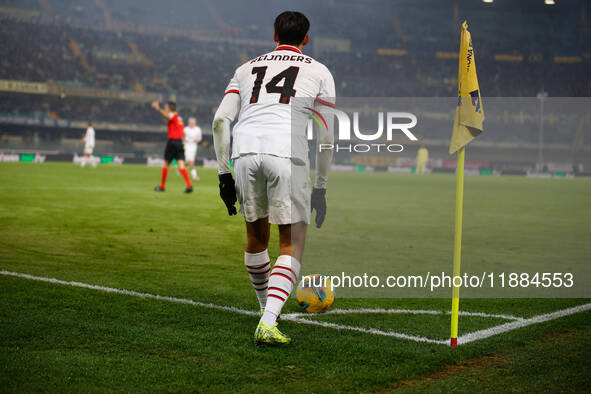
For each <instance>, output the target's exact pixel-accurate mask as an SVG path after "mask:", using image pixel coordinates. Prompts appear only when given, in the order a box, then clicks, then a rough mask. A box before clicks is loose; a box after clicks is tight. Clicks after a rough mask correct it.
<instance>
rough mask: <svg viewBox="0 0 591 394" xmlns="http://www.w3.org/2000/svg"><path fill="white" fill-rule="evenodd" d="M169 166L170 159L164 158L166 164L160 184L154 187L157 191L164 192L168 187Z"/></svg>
mask: <svg viewBox="0 0 591 394" xmlns="http://www.w3.org/2000/svg"><path fill="white" fill-rule="evenodd" d="M168 167H170V161H168V160H164V165H163V166H162V174H161V176H160V186H156V187H155V188H154V190H155V191H157V192H163V191H164V190H165V188H166V177H167V176H168Z"/></svg>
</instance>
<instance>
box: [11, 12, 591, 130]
mask: <svg viewBox="0 0 591 394" xmlns="http://www.w3.org/2000/svg"><path fill="white" fill-rule="evenodd" d="M375 2H376V4H373V5H372V6H371V7H370V6H368V5H367V4H365V3H363V4H362V3H360V2H355V1H350V0H344V1H342V2H333V1H330V0H322V1H309V0H303V3H302V7H303V8H305V9H306V12H307V13H308V15H309V16H310V19H311V22H312V31H311V33H312V42H311V44H310V46H309V47H308V48H306V49H305V52H306V53H308V54H310V55H313V56H315V57H316V58H317V59H318V60H319V61H321V62H323V63H324V64H326V65H327V66H328V68H329V69H330V70H331V71H332V73H333V76H334V78H335V81H336V87H337V94H338V95H339V96H349V97H447V96H455V95H456V89H457V80H456V76H457V59H454V58H453V57H451V58H450V57H448V58H445V56H443V57H436V56H435V53H436V52H444V53H451V52H453V51H457V41H458V40H457V37H458V34H457V32H454V31H453V29H454V28H457V26H459V22H458V21H459V20H460V19H462V17H463V15H462V14H461V12H458V9H462V10H467V11H466V12H467V13H468V14H470V15H469V16H470V18H471V21H472V22H471V23H472V24H473V25H472V27H471V30H472V34H473V36H475V37H478V38H477V42H476V48H477V55H476V62H477V70H478V75H479V81H480V87H481V91H482V94H483V95H484V96H495V97H523V96H529V97H535V96H536V95H537V94H538V93H539V92H541V91H545V92H547V93H548V94H549V96H563V97H573V96H574V97H580V96H590V95H591V79H590V78H588V75H589V74H590V71H591V67H590V65H591V63H590V62H589V59H587V58H584V57H583V60H582V61H580V62H574V63H556V62H555V61H554V55H556V54H564V55H568V54H572V53H584V51H585V50H587V47H588V46H589V43H588V41H587V40H584V39H583V38H584V37H583V36H584V34H582V33H584V32H583V30H581V29H578V30H577V26H576V23H574V24H573V23H569V21H570V22H572V21H573V20H574V19H576V18H577V14H576V13H575V14H573V15H570V16H569V15H566V16H565V17H564V18H552V17H551V15H549V14H545V13H543V12H537V11H536V12H530V13H529V16H528V18H527V20H526V18H525V16H524V15H526V14H527V11H528V10H524V12H523V13H519V14H516V13H515V12H506V13H504V14H502V15H501V14H497V17H502V19H501V18H497V21H496V23H495V24H494V26H496V27H494V28H493V27H491V26H493V25H492V24H490V23H488V22H487V19H486V18H487V16H488V18H490V15H491V14H490V13H486V12H485V11H486V10H484V11H483V9H482V7H480V6H481V5H480V4H479V7H480V8H478V9H476V8H477V7H476V6H469V5H468V3H466V2H465V1H463V0H457V1H455V2H451V3H452V4H453V5H452V6H450V5H445V6H442V5H440V3H439V2H433V4H432V6H433V7H432V8H433V9H432V10H430V11H425V8H424V7H418V6H417V5H416V4H415V3H413V2H412V1H409V0H404V1H401V2H400V3H397V6H394V5H393V4H392V2H388V1H382V0H375ZM6 3H7V4H6V6H8V7H10V6H14V7H24V8H29V9H32V10H36V9H38V8H39V3H38V2H37V1H32V0H23V1H16V0H7V1H6ZM43 3H44V4H46V7H44V9H42V10H41V12H40V16H39V18H37V19H35V18H32V19H28V20H18V19H16V18H13V17H3V18H2V19H1V20H0V22H1V23H0V37H1V38H2V42H3V45H2V46H0V79H7V80H22V81H38V82H47V81H56V82H58V83H60V84H68V85H73V86H86V87H92V88H96V89H110V90H121V91H135V92H140V93H141V92H150V93H160V94H162V95H163V97H169V96H170V95H175V96H173V97H179V106H180V112H181V114H182V113H183V112H186V115H184V116H193V115H197V116H198V117H199V118H200V120H201V123H202V124H204V125H209V124H210V122H211V118H212V115H213V113H214V110H215V106H216V104H217V103H218V102H219V100H220V99H221V97H222V95H223V92H224V88H225V87H226V84H227V83H228V81H229V79H230V78H231V76H232V74H233V72H234V69H235V68H236V67H237V66H239V65H240V64H242V63H243V62H245V61H247V60H248V59H251V58H253V57H255V56H257V55H259V54H260V53H263V52H266V51H269V50H272V48H273V43H272V41H271V40H270V38H271V35H272V25H271V20H272V15H275V14H276V13H277V12H278V11H279V10H281V9H283V8H284V7H285V6H284V5H283V4H280V3H281V2H278V3H277V4H273V5H272V6H271V5H270V6H268V7H266V8H265V7H264V6H265V4H267V3H266V2H264V1H263V0H253V1H252V2H248V3H247V2H234V3H232V4H233V5H232V7H225V6H223V5H220V4H217V5H215V6H213V5H212V4H213V3H212V2H207V1H205V0H199V1H193V2H191V1H184V0H177V1H175V2H173V3H171V6H170V7H164V10H162V11H163V14H159V13H158V12H153V11H152V10H154V9H162V3H161V2H158V1H156V0H146V1H145V3H143V4H144V7H138V2H137V1H136V2H132V1H115V0H103V1H91V0H82V1H79V2H76V4H77V5H76V6H73V5H72V4H71V2H64V1H58V0H48V1H46V2H43ZM337 3H338V6H337V5H335V4H337ZM464 3H466V4H464ZM364 4H365V5H364ZM577 4H578V3H577ZM151 5H153V6H154V7H153V8H152V7H151ZM48 7H49V8H51V9H50V10H49V11H48ZM470 7H472V8H474V12H472V11H471V10H472V8H470ZM574 8H576V7H574ZM196 9H198V10H199V11H200V12H198V13H195V12H190V11H191V10H196ZM379 9H383V11H384V12H376V10H379ZM432 13H437V16H436V18H438V19H433V18H434V15H431V14H432ZM48 14H51V15H49V16H48ZM171 18H172V19H171ZM573 18H574V19H573ZM113 20H117V21H119V22H120V23H122V22H121V21H123V22H125V23H127V24H128V28H125V29H123V28H121V29H117V28H115V27H114V26H117V23H115V22H113ZM171 20H173V21H174V22H171ZM325 20H326V21H329V22H327V23H323V22H321V21H325ZM434 20H436V21H437V23H429V21H434ZM159 21H160V23H162V24H164V25H166V26H168V27H169V28H173V27H175V28H177V29H178V30H183V29H185V30H186V31H187V34H185V35H183V34H180V35H179V34H171V35H155V34H147V33H146V32H142V26H144V27H145V26H149V25H150V24H156V23H159ZM358 21H361V22H359V23H357V22H358ZM369 22H371V25H368V23H369ZM129 26H131V27H133V28H130V27H129ZM454 26H455V27H454ZM216 29H217V31H218V32H219V37H218V38H219V39H216V38H213V39H212V38H211V37H210V36H208V37H209V38H207V39H203V38H202V37H201V36H200V35H199V34H196V32H198V31H200V30H204V31H205V30H207V31H209V32H210V33H211V32H212V31H216ZM500 32H502V33H500ZM499 34H500V36H499ZM315 37H334V38H338V39H342V40H348V42H349V44H350V48H349V49H348V50H347V51H340V52H339V51H336V50H334V48H332V49H331V48H330V47H324V46H322V45H316V44H315V42H314V38H315ZM257 40H259V41H257ZM260 40H263V42H262V43H261V41H260ZM264 41H266V42H268V43H269V45H268V46H265V45H264ZM379 48H394V49H396V48H398V49H404V50H405V52H398V53H394V54H391V55H389V56H386V55H380V54H378V49H379ZM497 53H506V54H511V53H519V54H521V56H523V58H522V60H521V61H513V62H511V61H498V60H495V54H497ZM31 97H32V96H31V95H28V96H27V95H22V94H15V93H3V94H2V96H1V99H2V101H1V104H0V114H3V115H22V116H36V117H39V116H41V117H42V116H50V117H54V118H63V119H70V120H84V119H94V120H100V121H109V122H120V123H142V124H154V123H157V122H160V119H159V118H158V116H156V115H155V114H154V113H153V111H150V109H149V107H148V105H147V103H145V104H144V103H138V102H126V101H122V100H104V99H90V98H85V99H80V98H75V97H58V96H50V95H43V96H42V95H36V96H34V99H31ZM183 97H185V98H192V99H195V100H197V99H199V100H200V102H201V103H202V104H200V105H198V106H197V105H195V104H189V105H187V103H183V102H182V98H183ZM195 100H187V101H190V102H192V103H194V102H195Z"/></svg>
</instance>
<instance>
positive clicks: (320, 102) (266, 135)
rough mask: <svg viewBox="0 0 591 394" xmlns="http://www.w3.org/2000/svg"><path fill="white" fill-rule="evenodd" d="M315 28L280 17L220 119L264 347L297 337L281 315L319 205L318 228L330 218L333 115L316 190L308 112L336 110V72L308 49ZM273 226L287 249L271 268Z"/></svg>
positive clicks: (225, 190)
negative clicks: (268, 46)
mask: <svg viewBox="0 0 591 394" xmlns="http://www.w3.org/2000/svg"><path fill="white" fill-rule="evenodd" d="M309 27H310V23H309V21H308V19H307V18H306V17H305V16H304V15H303V14H301V13H299V12H293V11H286V12H283V13H282V14H280V15H279V16H278V17H277V18H276V19H275V23H274V28H275V33H274V39H275V42H276V43H277V44H278V45H277V47H276V48H275V50H274V51H272V52H269V53H267V54H264V55H261V56H259V57H257V58H255V59H252V60H251V61H249V62H247V63H245V64H243V65H242V66H240V67H238V69H237V70H236V72H235V74H234V77H233V78H232V79H231V81H230V83H229V85H228V87H227V89H226V92H225V95H224V99H223V100H222V102H221V104H220V106H219V108H218V110H217V112H216V115H215V117H214V122H213V134H214V144H215V151H216V156H217V160H218V173H219V180H220V185H219V186H220V196H221V197H222V199H223V201H224V203H225V204H226V207H227V209H228V214H229V215H235V214H236V208H235V207H234V203H235V202H236V201H238V202H239V203H240V213H241V214H242V215H244V219H245V221H246V232H247V245H246V250H245V253H244V263H245V265H246V269H247V271H248V273H249V276H250V280H251V282H252V286H253V288H254V290H255V294H256V295H257V298H258V299H259V303H260V306H261V309H262V310H263V311H262V316H261V319H260V321H259V324H258V326H257V328H256V331H255V335H254V339H255V343H257V344H259V345H280V344H286V343H289V342H290V341H291V339H290V338H289V337H288V336H287V335H285V334H283V333H282V332H281V331H279V330H278V329H277V323H276V320H277V317H278V316H279V314H280V313H281V309H282V307H283V305H284V304H285V302H286V300H287V299H288V297H289V295H290V294H291V292H292V290H293V288H294V286H296V284H297V281H298V276H299V273H300V262H301V261H302V253H303V249H304V241H305V236H306V226H307V224H308V223H309V222H310V214H311V210H312V209H316V226H317V227H320V226H321V225H322V223H323V221H324V218H325V215H326V199H325V194H326V183H327V175H328V169H329V167H330V162H331V161H332V150H327V149H324V150H319V149H318V146H320V144H331V146H332V143H333V138H334V137H333V134H332V116H328V115H327V116H326V119H325V124H326V125H327V126H326V130H321V131H320V132H317V133H316V137H317V149H316V176H315V183H314V189H313V190H311V189H312V185H311V181H310V173H309V160H308V141H307V138H306V125H307V123H308V122H307V115H306V114H305V111H310V110H313V111H314V112H316V113H317V114H321V113H323V112H324V113H327V114H330V110H331V108H332V107H334V98H335V87H334V80H333V78H332V75H331V73H330V71H329V70H328V69H327V68H326V67H325V66H324V65H323V64H321V63H319V62H317V61H316V60H314V59H312V58H311V57H310V56H307V55H304V54H302V47H303V46H304V45H306V44H307V43H308V40H309V35H308V30H309ZM302 103H304V104H305V105H301V104H302ZM304 108H305V111H304ZM292 110H294V111H296V112H292ZM297 111H299V112H297ZM238 112H239V113H240V115H239V117H238V122H237V123H236V125H235V126H234V129H233V132H232V133H233V137H234V138H233V143H232V155H231V157H232V160H233V164H234V174H235V175H236V183H234V179H233V178H232V174H231V172H230V165H229V145H230V124H231V122H232V121H233V120H234V118H235V117H236V115H237V114H238ZM300 113H302V114H304V119H305V121H304V122H303V126H302V127H300V124H299V123H297V122H296V123H295V126H294V125H292V120H293V119H292V114H293V115H294V116H295V117H296V118H294V119H297V118H298V116H299V114H300ZM328 124H330V126H328ZM270 224H277V225H278V227H279V248H280V256H279V257H278V258H277V261H276V262H275V265H274V266H273V268H272V269H271V262H270V259H269V254H268V252H267V246H268V243H269V233H270Z"/></svg>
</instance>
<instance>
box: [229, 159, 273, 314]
mask: <svg viewBox="0 0 591 394" xmlns="http://www.w3.org/2000/svg"><path fill="white" fill-rule="evenodd" d="M259 164H260V160H259V156H258V155H247V156H241V157H239V158H237V159H236V160H235V161H234V175H235V176H236V197H237V199H238V203H239V204H240V213H241V214H242V215H243V216H244V220H245V222H246V239H247V243H246V249H245V251H244V265H245V266H246V270H247V271H248V274H249V276H250V281H251V283H252V286H253V289H254V291H255V294H256V296H257V299H258V300H259V305H260V307H261V308H264V307H265V305H266V302H267V282H268V279H269V274H270V272H271V263H270V259H269V253H268V251H267V246H268V244H269V232H270V224H269V218H268V216H269V211H268V209H267V206H268V204H267V201H268V200H267V186H266V181H265V179H264V177H263V176H262V172H261V171H260V168H259Z"/></svg>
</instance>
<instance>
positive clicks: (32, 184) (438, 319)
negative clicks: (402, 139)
mask: <svg viewBox="0 0 591 394" xmlns="http://www.w3.org/2000/svg"><path fill="white" fill-rule="evenodd" d="M200 176H201V178H202V180H201V181H200V182H199V183H197V184H196V186H195V192H194V193H193V194H192V195H184V194H183V193H182V190H183V187H184V184H183V182H182V179H181V177H180V176H175V173H174V171H171V172H170V175H169V182H168V189H167V191H166V192H165V193H154V192H153V191H152V188H153V187H154V186H155V185H156V184H157V183H158V180H159V169H157V168H149V167H146V166H134V165H124V166H119V167H117V166H111V165H102V166H99V167H98V168H96V169H93V168H88V167H87V168H80V167H78V166H74V165H72V164H54V163H46V164H24V163H23V164H19V163H5V164H0V201H1V202H0V247H1V250H2V252H1V253H0V270H4V271H10V272H18V273H24V274H30V275H35V276H39V277H44V278H57V279H60V280H65V281H77V282H82V283H87V284H92V285H99V286H106V287H113V288H118V289H127V290H133V291H137V292H145V293H150V294H158V295H162V296H171V297H178V298H185V299H190V300H195V301H200V302H209V303H214V304H217V305H225V306H232V307H237V308H241V309H244V310H250V311H255V310H256V309H257V303H256V299H255V297H254V294H253V292H252V289H251V287H250V283H249V281H248V276H247V274H246V272H245V269H244V266H243V261H242V253H243V244H244V241H245V234H244V224H243V221H242V218H241V217H232V218H231V217H228V216H227V214H226V213H225V209H224V207H223V205H222V203H221V201H220V200H219V197H218V189H217V177H216V173H215V171H214V170H209V169H201V170H200ZM454 185H455V179H454V177H453V176H451V175H432V176H426V177H423V178H421V177H416V176H412V175H407V174H388V173H332V174H331V176H330V184H329V191H328V216H327V222H326V224H325V226H324V227H323V228H322V229H320V230H317V229H310V237H309V238H310V241H309V242H310V248H309V250H307V252H306V253H307V254H306V256H305V258H304V262H303V263H304V266H305V267H306V266H307V268H305V270H307V271H308V272H313V271H315V272H322V259H323V258H326V257H327V256H324V255H323V254H322V253H323V252H322V248H320V247H319V244H326V245H330V247H331V248H336V247H337V246H338V245H339V244H340V243H342V242H343V237H345V240H344V241H346V243H347V244H348V245H352V247H357V246H361V245H365V246H367V245H369V246H371V247H372V248H374V249H375V248H377V247H378V245H373V244H372V242H375V240H374V239H372V238H364V236H363V234H365V233H366V232H367V231H370V230H375V229H376V227H377V228H378V229H379V228H380V226H382V225H384V226H385V224H384V222H385V220H380V218H381V217H383V210H382V207H389V208H390V212H393V215H395V216H396V218H397V221H398V223H399V226H400V228H401V229H404V231H402V230H401V231H398V232H396V234H395V236H393V237H390V238H389V241H388V243H387V245H384V246H383V247H384V248H391V249H392V250H395V251H398V254H397V256H398V257H397V261H399V264H400V265H401V266H402V265H407V266H412V265H413V264H423V263H424V264H426V266H427V267H430V266H437V267H443V270H445V271H448V272H449V271H450V270H451V250H452V229H453V202H454V191H455V188H454ZM590 197H591V182H590V181H589V180H586V179H572V180H566V179H526V178H521V177H520V178H517V177H474V178H472V177H468V178H467V179H466V196H465V227H464V229H465V239H464V252H463V257H464V260H465V261H466V262H467V264H468V265H467V266H468V267H470V264H472V266H474V264H477V263H478V262H481V263H482V264H485V263H488V264H491V263H492V264H496V263H498V264H500V267H501V268H502V269H508V268H507V267H511V266H512V265H519V264H524V265H523V267H528V265H527V264H531V261H532V260H533V261H536V262H537V263H539V264H542V265H544V266H546V267H548V266H552V264H556V262H560V263H564V262H567V263H568V262H569V261H570V262H578V263H580V262H582V261H587V260H588V258H589V256H590V255H591V254H590V252H591V250H590V248H591V246H590V244H589V242H587V238H588V234H589V230H590V223H591V210H590V209H589V205H588V203H589V201H590ZM361 198H363V199H364V201H365V202H366V203H367V204H366V205H365V207H364V208H361V209H360V208H359V205H355V204H356V201H359V200H360V199H361ZM393 202H395V203H393ZM507 223H510V225H507ZM352 226H353V227H355V228H360V229H361V231H360V232H359V233H358V235H357V236H353V234H349V233H346V232H344V231H343V229H345V228H347V227H352ZM372 226H373V227H372ZM347 237H349V238H347ZM276 244H277V234H276V231H273V232H272V237H271V245H272V246H271V248H270V254H271V257H272V258H274V257H276V256H277V253H278V248H277V245H276ZM328 250H329V251H330V250H331V249H330V248H329V249H328ZM326 254H327V255H328V254H330V253H329V252H326ZM586 259H587V260H586ZM425 262H426V263H425ZM470 262H471V263H470ZM0 289H1V291H0V303H1V304H0V388H1V390H2V391H4V392H30V391H54V392H55V391H57V392H69V391H83V392H87V391H89V392H104V391H126V392H130V391H132V392H135V391H148V392H161V391H166V392H171V391H173V392H175V391H182V392H186V391H200V392H219V391H227V392H229V391H232V392H236V391H257V392H301V391H306V392H308V391H310V392H326V391H355V392H359V391H390V390H396V391H403V392H405V391H410V392H426V391H428V392H448V391H459V392H467V391H471V392H474V391H475V390H476V391H485V392H493V391H494V392H505V391H514V390H515V391H524V392H532V391H567V392H569V391H570V392H578V391H585V390H588V388H589V387H590V384H591V362H590V359H589V349H590V348H591V312H590V311H585V312H581V313H577V314H573V315H570V316H566V317H563V318H559V319H555V320H552V321H548V322H544V323H540V324H535V325H531V326H528V327H524V328H521V329H517V330H513V331H509V332H507V333H504V334H501V335H496V336H492V337H490V338H486V339H482V340H478V341H474V342H471V343H469V344H466V345H464V346H460V347H458V348H456V349H451V348H449V347H447V346H444V345H440V344H433V343H421V342H416V341H412V340H406V339H399V338H394V337H388V336H383V335H374V334H370V333H366V332H357V331H351V330H338V329H334V328H329V327H322V326H317V325H309V324H301V323H299V322H294V321H283V322H281V323H280V324H281V327H282V330H284V331H285V332H286V333H288V334H290V336H292V338H293V339H294V341H293V343H292V345H290V346H289V347H285V348H278V349H274V348H257V347H255V346H254V345H253V343H252V334H253V332H254V329H255V326H256V323H257V317H256V316H249V315H244V314H239V313H234V312H232V311H223V310H218V309H211V308H204V307H200V306H195V305H186V304H181V303H174V302H168V301H165V300H156V299H146V298H139V297H133V296H129V295H124V294H113V293H106V292H102V291H97V290H92V289H87V288H80V287H73V286H66V285H62V284H54V283H46V282H40V281H35V280H30V279H25V278H20V277H13V276H8V275H0ZM588 302H589V300H586V299H475V298H466V299H462V300H461V303H460V309H461V310H463V311H472V312H484V313H489V314H509V315H515V316H520V317H524V318H527V317H532V316H537V315H540V314H544V313H551V312H554V311H557V310H561V309H565V308H569V307H573V306H576V305H581V304H585V303H588ZM449 307H450V300H449V299H419V298H413V299H408V298H339V297H338V294H337V301H336V304H335V306H334V308H338V309H358V308H391V309H392V308H397V309H424V310H435V311H447V310H449ZM284 312H285V313H294V312H299V309H298V307H297V305H296V302H295V301H294V300H293V299H290V300H289V301H288V303H287V305H286V307H285V309H284ZM308 319H311V320H315V321H322V322H327V323H333V324H339V325H347V326H353V327H361V328H367V329H371V328H373V329H378V330H384V331H395V332H400V333H405V334H409V335H416V336H424V337H428V338H434V339H441V340H445V339H447V336H448V331H449V316H448V315H446V314H439V315H408V314H375V313H374V314H372V313H365V314H352V315H346V314H343V315H336V314H327V315H321V316H312V317H309V318H308ZM505 322H506V320H505V319H502V318H500V317H494V318H493V317H478V316H460V331H461V333H460V334H463V333H468V332H472V331H476V330H481V329H485V328H488V327H491V326H497V325H499V324H503V323H505Z"/></svg>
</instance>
